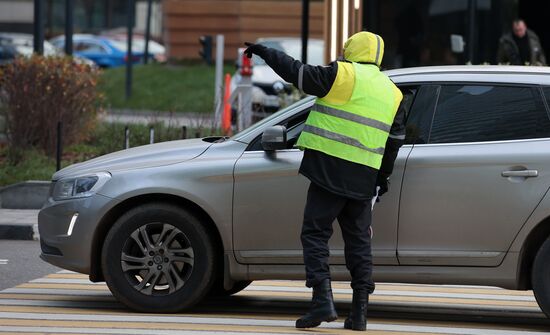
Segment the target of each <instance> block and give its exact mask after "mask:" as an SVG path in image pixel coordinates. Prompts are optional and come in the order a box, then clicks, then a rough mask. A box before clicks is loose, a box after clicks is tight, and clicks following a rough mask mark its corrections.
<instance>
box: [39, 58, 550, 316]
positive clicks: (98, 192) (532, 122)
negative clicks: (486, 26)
mask: <svg viewBox="0 0 550 335" xmlns="http://www.w3.org/2000/svg"><path fill="white" fill-rule="evenodd" d="M387 74H388V75H389V76H390V77H391V78H392V80H393V81H394V82H395V83H396V84H397V85H398V86H399V87H400V88H401V90H402V92H403V95H404V99H403V102H402V105H401V107H400V108H403V109H405V111H406V113H407V115H408V119H407V140H406V145H404V146H403V147H402V148H401V150H400V151H399V156H398V158H397V161H396V166H395V170H394V173H393V175H392V177H391V186H390V192H389V193H387V194H386V195H384V196H383V197H382V201H381V202H380V203H379V204H377V205H376V207H375V209H374V240H373V252H374V262H375V269H374V275H375V280H377V281H384V282H408V283H424V284H470V285H493V286H500V287H504V288H508V289H516V290H528V289H533V290H534V292H535V296H536V299H537V301H538V302H539V305H540V306H541V308H542V310H543V311H544V312H545V313H546V314H547V315H550V238H549V236H550V194H548V190H549V189H550V118H549V111H550V109H549V100H550V70H549V69H547V68H532V67H529V68H528V67H491V66H458V67H431V68H412V69H402V70H394V71H389V72H387ZM313 102H314V100H313V98H311V97H310V98H306V99H304V100H302V101H300V102H298V103H296V104H294V105H292V106H291V107H289V108H286V109H285V110H282V111H280V112H278V113H276V114H274V115H272V116H270V117H269V118H267V119H265V120H263V121H261V122H259V123H257V124H256V125H254V126H252V127H250V128H249V129H246V130H245V131H243V132H241V133H239V134H237V135H235V136H234V137H232V138H214V137H210V138H204V139H193V140H184V141H173V142H165V143H159V144H154V145H147V146H142V147H137V148H133V149H128V150H124V151H119V152H116V153H112V154H109V155H106V156H102V157H99V158H96V159H92V160H90V161H87V162H84V163H80V164H76V165H73V166H70V167H67V168H65V169H63V170H61V171H59V172H57V173H56V174H55V175H54V176H53V178H52V179H53V183H52V189H51V195H50V198H49V200H48V202H47V203H46V204H45V206H44V208H43V209H42V210H41V211H40V215H39V228H40V236H41V244H42V256H41V257H42V258H43V259H44V260H46V261H48V262H50V263H52V264H55V265H58V266H60V267H62V268H66V269H69V270H73V271H77V272H82V273H86V274H89V275H90V279H91V280H92V281H102V280H105V281H106V282H107V285H108V286H109V288H110V289H111V291H112V292H113V294H114V295H115V296H116V297H117V298H118V299H119V300H120V301H122V302H123V303H125V304H126V305H128V306H129V307H131V308H134V309H136V310H139V311H147V312H175V311H178V310H181V309H183V308H188V307H191V306H193V305H194V304H195V303H197V302H198V301H200V300H201V299H202V298H203V297H204V296H205V295H206V294H208V293H210V294H218V295H224V294H225V295H227V294H232V293H235V292H238V291H239V290H242V289H243V288H245V287H246V286H247V285H248V284H249V283H250V282H251V281H253V280H260V279H303V278H304V266H303V264H302V250H301V244H300V238H299V237H300V228H301V221H302V215H303V208H304V203H305V197H306V189H307V186H308V180H307V179H306V178H304V177H303V176H301V175H299V174H298V166H299V164H300V160H301V158H302V152H300V151H299V150H297V149H294V148H293V145H294V144H295V142H296V139H297V137H298V136H299V134H300V131H301V129H302V127H303V125H304V121H305V119H306V117H307V115H308V112H309V110H310V108H311V106H312V104H313ZM279 126H284V127H279ZM266 130H268V131H266ZM264 133H265V135H264V136H263V139H262V134H264ZM267 134H269V135H270V136H267ZM337 227H338V225H335V232H334V236H333V238H332V240H331V243H330V246H331V258H330V262H331V265H332V270H333V279H334V280H349V278H348V272H347V270H346V268H345V263H344V243H343V240H342V237H341V232H340V231H339V228H337Z"/></svg>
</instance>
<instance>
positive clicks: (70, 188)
mask: <svg viewBox="0 0 550 335" xmlns="http://www.w3.org/2000/svg"><path fill="white" fill-rule="evenodd" d="M109 179H111V174H110V173H108V172H98V173H93V174H90V175H86V176H81V177H75V178H66V179H60V180H58V181H57V182H56V183H55V187H54V189H53V192H52V197H53V198H54V200H67V199H73V198H84V197H89V196H91V195H93V194H94V193H96V192H97V191H98V190H99V189H100V188H101V187H102V186H103V185H105V183H106V182H107V181H108V180H109Z"/></svg>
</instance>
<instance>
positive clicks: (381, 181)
mask: <svg viewBox="0 0 550 335" xmlns="http://www.w3.org/2000/svg"><path fill="white" fill-rule="evenodd" d="M376 186H377V187H380V189H379V190H378V196H379V197H381V196H382V195H383V194H384V193H386V192H388V189H389V187H390V181H389V178H386V177H383V176H378V178H377V179H376ZM375 194H376V190H375Z"/></svg>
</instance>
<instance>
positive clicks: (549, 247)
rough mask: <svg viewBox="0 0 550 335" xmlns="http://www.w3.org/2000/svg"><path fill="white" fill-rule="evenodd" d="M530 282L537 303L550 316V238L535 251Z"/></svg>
mask: <svg viewBox="0 0 550 335" xmlns="http://www.w3.org/2000/svg"><path fill="white" fill-rule="evenodd" d="M531 284H532V285H533V292H534V293H535V299H537V303H538V304H539V306H540V308H541V309H542V311H543V312H544V314H546V316H547V317H549V318H550V238H549V239H547V240H546V241H545V242H544V243H543V244H542V246H541V247H540V249H539V251H538V252H537V255H536V257H535V262H534V263H533V269H532V272H531Z"/></svg>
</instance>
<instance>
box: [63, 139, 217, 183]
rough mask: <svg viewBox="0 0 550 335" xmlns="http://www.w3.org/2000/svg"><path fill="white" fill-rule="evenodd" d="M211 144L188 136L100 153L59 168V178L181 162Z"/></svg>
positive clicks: (194, 155) (200, 152) (199, 152)
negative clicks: (92, 157) (186, 138)
mask: <svg viewBox="0 0 550 335" xmlns="http://www.w3.org/2000/svg"><path fill="white" fill-rule="evenodd" d="M211 145H212V143H211V142H209V141H205V140H203V139H189V140H180V141H169V142H162V143H156V144H149V145H144V146H140V147H135V148H130V149H126V150H121V151H117V152H113V153H110V154H107V155H104V156H100V157H97V158H94V159H91V160H88V161H85V162H82V163H78V164H73V165H71V166H68V167H66V168H64V169H61V170H59V171H57V172H56V173H55V174H54V175H53V177H52V179H53V180H59V179H61V178H65V177H72V176H77V175H83V174H88V173H94V172H100V171H108V172H113V171H120V170H130V169H140V168H147V167H154V166H162V165H168V164H174V163H179V162H182V161H187V160H191V159H193V158H196V157H198V156H200V155H201V154H202V153H203V152H205V151H206V149H208V147H210V146H211Z"/></svg>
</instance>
